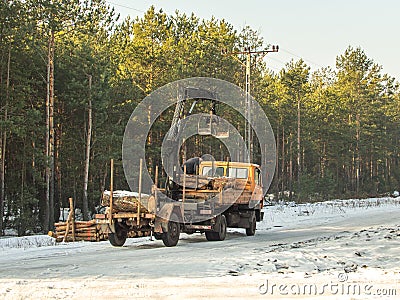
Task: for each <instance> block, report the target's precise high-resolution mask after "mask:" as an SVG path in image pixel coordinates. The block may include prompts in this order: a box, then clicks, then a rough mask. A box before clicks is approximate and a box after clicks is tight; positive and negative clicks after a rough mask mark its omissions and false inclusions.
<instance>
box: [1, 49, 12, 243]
mask: <svg viewBox="0 0 400 300" xmlns="http://www.w3.org/2000/svg"><path fill="white" fill-rule="evenodd" d="M10 67H11V45H10V48H9V49H8V60H7V79H6V103H5V109H4V122H7V118H8V100H9V99H8V98H9V96H10ZM6 150H7V128H6V126H4V128H3V136H2V139H1V172H0V181H1V194H0V236H1V235H3V229H4V228H3V218H4V203H5V197H6V186H5V175H6Z"/></svg>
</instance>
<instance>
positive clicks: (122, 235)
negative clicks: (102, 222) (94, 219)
mask: <svg viewBox="0 0 400 300" xmlns="http://www.w3.org/2000/svg"><path fill="white" fill-rule="evenodd" d="M114 226H115V233H109V234H108V240H109V241H110V243H111V245H113V246H114V247H121V246H123V245H124V244H125V241H126V238H127V236H128V232H127V231H126V230H124V229H123V228H122V227H121V226H119V225H118V223H115V225H114Z"/></svg>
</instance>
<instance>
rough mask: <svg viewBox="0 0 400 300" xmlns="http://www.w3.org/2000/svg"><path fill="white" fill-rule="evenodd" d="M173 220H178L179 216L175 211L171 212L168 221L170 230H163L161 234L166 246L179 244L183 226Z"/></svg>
mask: <svg viewBox="0 0 400 300" xmlns="http://www.w3.org/2000/svg"><path fill="white" fill-rule="evenodd" d="M171 220H178V217H177V215H176V214H175V213H172V214H171V218H170V220H169V221H168V225H167V226H168V231H167V232H163V233H162V235H161V239H162V241H163V243H164V245H165V246H166V247H174V246H176V244H178V241H179V235H180V233H181V227H180V225H179V223H177V222H173V221H171Z"/></svg>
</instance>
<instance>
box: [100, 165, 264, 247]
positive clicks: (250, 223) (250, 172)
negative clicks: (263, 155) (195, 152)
mask: <svg viewBox="0 0 400 300" xmlns="http://www.w3.org/2000/svg"><path fill="white" fill-rule="evenodd" d="M198 170H199V172H198V173H199V174H195V175H188V174H185V172H184V174H183V175H181V176H180V178H178V182H177V183H175V182H172V181H171V182H169V183H168V185H167V187H166V188H163V189H161V188H158V187H157V186H156V185H154V187H153V193H152V194H151V195H146V194H141V193H140V192H139V193H133V192H126V191H114V192H113V191H110V192H108V191H106V192H104V193H103V196H102V204H103V205H104V206H106V207H107V208H106V211H105V213H104V214H97V215H96V222H97V224H100V225H101V226H104V229H103V230H104V231H105V230H108V231H109V235H108V239H109V241H110V243H111V244H112V245H113V246H123V245H124V243H125V241H126V239H127V237H129V236H130V235H131V234H132V233H133V235H134V236H145V235H149V234H152V235H153V236H154V237H155V238H156V239H160V240H162V241H163V243H164V245H165V246H167V247H171V246H175V245H176V244H177V243H178V240H179V235H180V233H181V232H184V233H187V234H193V233H195V232H200V233H205V236H206V239H207V240H208V241H222V240H224V239H225V237H226V232H227V227H233V228H245V229H246V235H248V236H252V235H254V234H255V232H256V222H258V221H261V220H262V219H263V212H262V211H261V210H262V207H263V193H262V186H261V182H260V181H261V172H260V169H259V166H258V165H256V164H249V163H241V162H224V161H203V162H201V163H200V165H199V168H198ZM166 196H168V198H167V197H166ZM163 198H166V199H174V200H175V201H172V202H171V201H168V200H164V199H163Z"/></svg>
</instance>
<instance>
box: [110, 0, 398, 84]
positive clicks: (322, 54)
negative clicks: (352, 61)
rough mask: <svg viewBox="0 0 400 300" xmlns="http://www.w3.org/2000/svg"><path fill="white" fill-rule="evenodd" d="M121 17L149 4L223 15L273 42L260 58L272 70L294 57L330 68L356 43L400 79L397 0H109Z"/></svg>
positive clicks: (204, 15) (168, 9) (313, 67)
mask: <svg viewBox="0 0 400 300" xmlns="http://www.w3.org/2000/svg"><path fill="white" fill-rule="evenodd" d="M107 2H108V3H109V4H110V5H114V7H115V9H116V10H117V12H118V13H120V14H121V18H122V19H123V18H125V17H126V16H127V15H131V17H136V16H139V17H141V16H143V14H144V12H145V11H146V10H147V9H148V8H149V7H150V6H151V5H154V6H155V8H156V10H159V9H162V10H163V11H164V12H166V13H167V14H169V15H170V14H174V12H175V10H179V11H180V12H184V13H186V14H189V15H190V14H191V13H192V12H194V14H195V15H196V16H197V17H199V18H204V19H210V18H211V16H215V17H216V18H217V19H225V20H226V21H227V22H228V23H230V24H232V25H233V26H234V28H235V29H236V30H238V31H240V30H241V29H242V28H243V27H244V26H246V25H249V26H250V27H251V28H253V29H255V30H257V31H259V32H260V34H261V36H262V37H263V38H264V40H265V42H266V43H268V44H271V45H275V44H276V45H279V47H280V51H279V53H270V54H268V55H267V56H266V58H265V59H266V62H267V65H268V66H269V67H270V68H271V69H272V70H273V71H275V72H278V71H279V70H280V69H281V68H283V67H284V65H285V64H286V63H287V62H289V61H290V59H292V58H293V59H295V60H298V59H299V58H300V57H301V58H303V59H304V61H305V62H306V63H307V64H308V65H309V66H310V67H311V70H316V69H319V68H321V67H326V66H331V67H332V68H334V67H335V61H336V56H338V55H341V54H343V53H344V51H345V50H346V48H347V47H348V46H350V45H351V46H353V47H358V46H360V47H361V48H362V49H363V50H364V51H365V53H366V54H367V56H368V57H369V58H371V59H373V60H374V62H375V63H378V64H379V65H382V66H383V72H384V73H388V74H389V75H391V76H393V77H395V78H396V79H397V80H398V81H400V59H399V57H398V55H399V54H398V52H399V50H400V39H399V30H400V16H399V13H400V1H396V0H379V1H378V0H336V1H332V0H330V1H326V0H319V1H318V0H302V1H296V0H275V1H270V0H265V1H261V0H259V1H257V0H241V1H237V0H231V1H227V0H213V1H210V0H202V1H184V0H180V1H178V0H153V1H144V0H141V1H139V0H110V1H107Z"/></svg>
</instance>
